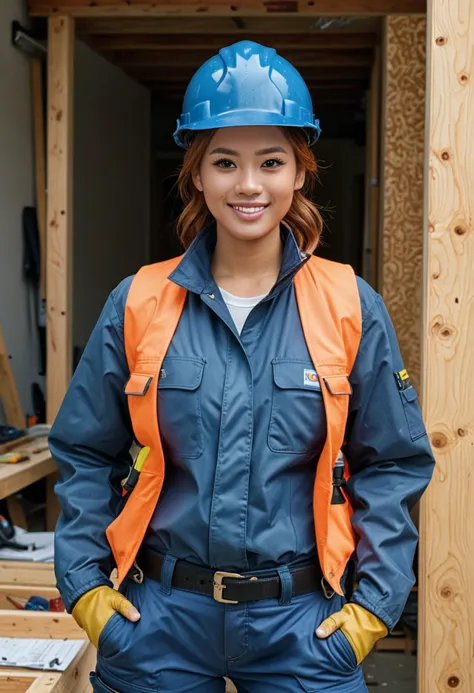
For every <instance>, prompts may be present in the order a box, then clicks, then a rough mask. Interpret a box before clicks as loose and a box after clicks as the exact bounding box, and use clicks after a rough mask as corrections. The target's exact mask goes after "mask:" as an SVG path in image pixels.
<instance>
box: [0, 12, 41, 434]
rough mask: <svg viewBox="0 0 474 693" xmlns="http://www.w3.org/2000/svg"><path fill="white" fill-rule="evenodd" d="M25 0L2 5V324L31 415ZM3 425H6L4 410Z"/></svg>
mask: <svg viewBox="0 0 474 693" xmlns="http://www.w3.org/2000/svg"><path fill="white" fill-rule="evenodd" d="M24 5H25V3H24V2H23V1H22V0H2V2H1V3H0V65H1V74H0V323H1V325H2V328H3V332H4V336H5V340H6V343H7V348H8V351H9V353H10V354H11V365H12V369H13V374H14V376H15V380H16V384H17V388H18V390H19V394H20V399H21V403H22V407H23V410H24V411H28V412H29V413H31V398H30V384H31V382H32V381H33V380H34V378H35V344H34V340H33V337H32V334H34V330H33V329H31V330H30V324H31V323H32V321H33V319H34V316H33V315H32V316H31V320H30V317H29V314H28V305H29V301H28V291H27V287H26V284H25V282H24V281H23V278H22V254H23V242H22V227H21V214H22V209H23V207H24V206H25V205H32V204H33V202H34V184H33V142H32V116H31V97H30V66H29V62H28V59H27V58H25V57H24V56H23V55H22V54H21V53H20V52H19V51H18V50H17V49H16V48H13V46H12V45H11V42H10V31H11V30H10V26H11V22H12V21H13V20H14V19H17V20H19V21H21V22H22V23H23V24H26V11H25V9H24ZM0 423H4V416H3V411H2V408H1V406H0Z"/></svg>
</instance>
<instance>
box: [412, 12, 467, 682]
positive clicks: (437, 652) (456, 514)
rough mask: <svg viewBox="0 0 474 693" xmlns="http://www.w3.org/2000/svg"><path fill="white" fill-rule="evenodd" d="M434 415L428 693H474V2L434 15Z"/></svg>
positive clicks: (428, 522) (430, 284) (429, 390)
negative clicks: (434, 457)
mask: <svg viewBox="0 0 474 693" xmlns="http://www.w3.org/2000/svg"><path fill="white" fill-rule="evenodd" d="M428 26H429V42H428V51H429V56H430V59H429V60H428V69H429V75H428V89H429V96H428V101H427V103H428V108H429V113H428V119H427V122H428V128H429V132H428V141H429V152H428V153H427V159H428V161H427V164H429V165H427V167H426V171H427V180H426V182H427V190H426V194H427V219H426V222H425V223H426V226H427V232H426V233H425V246H424V261H425V267H426V272H425V284H424V294H425V295H424V304H425V315H424V321H423V327H424V329H423V349H422V363H423V410H424V416H425V420H426V423H427V427H428V432H429V435H430V439H431V443H432V446H433V451H434V453H435V456H436V462H437V466H436V471H435V474H434V478H433V481H432V483H431V484H430V486H429V488H428V492H427V493H426V494H425V496H424V497H423V501H422V505H421V516H420V519H421V528H420V531H421V538H422V541H421V544H420V581H419V595H420V611H419V649H418V651H419V670H418V671H419V679H418V690H419V692H420V693H433V691H442V692H445V691H446V692H447V691H454V690H456V691H466V692H467V691H473V690H474V658H473V656H472V653H473V651H474V600H473V599H472V576H473V575H474V532H473V527H474V503H473V485H472V478H473V477H472V473H473V466H474V371H473V369H472V345H473V344H474V311H473V306H474V304H473V296H474V271H473V268H474V196H473V188H474V139H473V137H472V133H473V130H474V83H473V76H474V0H449V1H448V0H432V1H431V3H430V12H429V16H428Z"/></svg>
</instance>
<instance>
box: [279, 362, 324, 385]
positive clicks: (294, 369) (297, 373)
mask: <svg viewBox="0 0 474 693" xmlns="http://www.w3.org/2000/svg"><path fill="white" fill-rule="evenodd" d="M272 364H273V380H274V382H275V385H277V386H278V387H279V388H281V389H282V390H321V384H320V382H319V378H318V375H317V373H316V371H315V370H314V366H313V364H312V363H311V361H293V360H291V359H278V360H277V359H275V360H274V361H272Z"/></svg>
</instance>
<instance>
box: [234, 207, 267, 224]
mask: <svg viewBox="0 0 474 693" xmlns="http://www.w3.org/2000/svg"><path fill="white" fill-rule="evenodd" d="M268 206H269V205H268V204H260V205H258V204H251V205H250V204H246V205H244V204H236V205H233V204H230V203H229V207H230V208H231V209H233V210H234V212H235V213H236V214H237V215H238V216H239V217H240V218H241V219H247V220H253V219H259V218H260V217H261V216H262V214H263V213H264V212H265V210H266V208H267V207H268Z"/></svg>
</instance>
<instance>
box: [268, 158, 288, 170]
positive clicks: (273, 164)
mask: <svg viewBox="0 0 474 693" xmlns="http://www.w3.org/2000/svg"><path fill="white" fill-rule="evenodd" d="M284 164H285V162H284V161H282V160H281V159H267V160H266V161H265V162H264V163H263V164H262V167H263V168H278V167H279V166H284Z"/></svg>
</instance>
